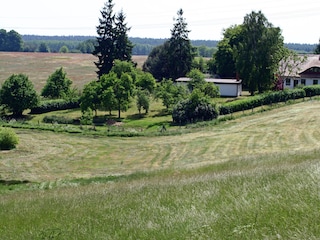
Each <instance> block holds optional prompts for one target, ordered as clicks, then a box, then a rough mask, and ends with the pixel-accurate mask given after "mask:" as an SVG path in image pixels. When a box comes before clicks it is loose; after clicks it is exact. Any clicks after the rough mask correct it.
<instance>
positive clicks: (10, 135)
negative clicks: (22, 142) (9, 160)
mask: <svg viewBox="0 0 320 240" xmlns="http://www.w3.org/2000/svg"><path fill="white" fill-rule="evenodd" d="M18 143H19V138H18V136H17V134H16V133H15V132H14V131H13V130H11V129H9V128H0V150H10V149H13V148H15V147H16V145H17V144H18Z"/></svg>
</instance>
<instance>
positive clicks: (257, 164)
mask: <svg viewBox="0 0 320 240" xmlns="http://www.w3.org/2000/svg"><path fill="white" fill-rule="evenodd" d="M319 107H320V103H319V102H304V103H299V104H297V105H294V106H288V107H284V108H280V109H276V110H273V111H271V112H265V113H261V114H256V115H253V116H250V117H245V118H239V119H237V120H234V121H230V122H227V123H223V124H221V125H219V126H215V127H211V128H207V129H203V130H201V131H198V130H197V131H195V132H192V133H189V134H185V135H181V136H173V137H158V138H88V137H83V136H75V135H67V134H55V133H48V134H46V135H44V134H43V133H39V132H32V131H25V130H19V131H18V134H19V136H20V138H21V144H20V145H19V147H18V149H17V150H15V151H12V152H5V153H1V157H0V162H1V165H0V175H1V176H5V177H6V178H9V179H13V178H15V179H17V178H25V179H30V180H39V181H42V183H41V184H39V185H32V186H33V187H32V188H33V190H31V189H30V191H18V192H16V191H13V192H11V193H6V194H5V193H2V195H0V196H1V197H0V209H1V211H0V219H6V221H5V222H3V223H2V224H1V225H0V234H1V236H2V237H4V238H5V239H30V238H32V239H43V238H50V237H56V239H89V238H90V239H319V237H320V230H319V229H320V227H319V226H320V214H319V211H318V207H319V203H320V200H319V193H320V187H319V184H318V182H319V180H320V174H319V172H320V171H319V169H320V165H319V150H320V149H319V144H320V143H319V131H318V122H319V121H320V116H319V114H318V109H319ZM92 146H94V147H92ZM161 169H162V170H161ZM143 170H159V171H155V172H154V171H152V172H150V173H145V174H142V173H140V174H139V173H138V174H135V175H132V176H131V177H130V176H129V177H126V178H125V177H119V178H115V179H114V181H111V182H108V183H96V184H89V185H85V186H79V185H77V184H76V183H70V182H68V181H63V180H59V179H60V178H74V177H81V176H83V177H87V176H103V175H110V174H126V173H128V172H135V171H143ZM54 179H55V180H54ZM56 179H57V180H56ZM44 180H51V181H49V182H48V181H47V182H43V181H44ZM55 186H58V187H55ZM51 188H52V189H51ZM45 189H47V190H45ZM50 189H51V190H50Z"/></svg>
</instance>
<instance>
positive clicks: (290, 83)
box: [284, 78, 320, 89]
mask: <svg viewBox="0 0 320 240" xmlns="http://www.w3.org/2000/svg"><path fill="white" fill-rule="evenodd" d="M317 84H320V78H287V79H286V80H284V88H290V89H292V88H295V87H296V86H297V85H304V86H309V85H317Z"/></svg>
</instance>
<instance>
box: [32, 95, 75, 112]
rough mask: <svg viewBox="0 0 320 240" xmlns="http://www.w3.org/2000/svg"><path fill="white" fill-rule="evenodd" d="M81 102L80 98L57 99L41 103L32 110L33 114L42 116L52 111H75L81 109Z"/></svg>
mask: <svg viewBox="0 0 320 240" xmlns="http://www.w3.org/2000/svg"><path fill="white" fill-rule="evenodd" d="M79 102H80V100H79V99H78V98H74V99H68V100H65V99H55V100H46V101H41V103H40V104H39V105H38V106H37V107H33V108H31V112H30V113H31V114H42V113H47V112H52V111H59V110H67V109H75V108H79V107H80V103H79Z"/></svg>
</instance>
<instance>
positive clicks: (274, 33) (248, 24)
mask: <svg viewBox="0 0 320 240" xmlns="http://www.w3.org/2000/svg"><path fill="white" fill-rule="evenodd" d="M283 48H284V44H283V37H282V36H281V30H280V28H277V27H274V26H273V25H272V24H271V23H270V22H268V20H267V18H266V17H265V16H264V15H263V14H262V12H260V11H259V12H252V13H250V14H248V15H246V16H245V18H244V22H243V24H242V39H241V42H240V43H239V44H238V45H237V49H236V55H235V59H236V68H237V71H238V72H239V74H240V77H241V78H242V79H243V82H244V84H245V85H246V86H247V87H248V88H249V92H250V93H251V95H254V93H255V91H257V90H258V91H259V92H263V91H265V90H268V89H270V88H271V87H272V84H273V82H274V74H275V72H276V71H277V69H278V67H279V62H280V60H281V58H282V56H281V54H282V49H283Z"/></svg>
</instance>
